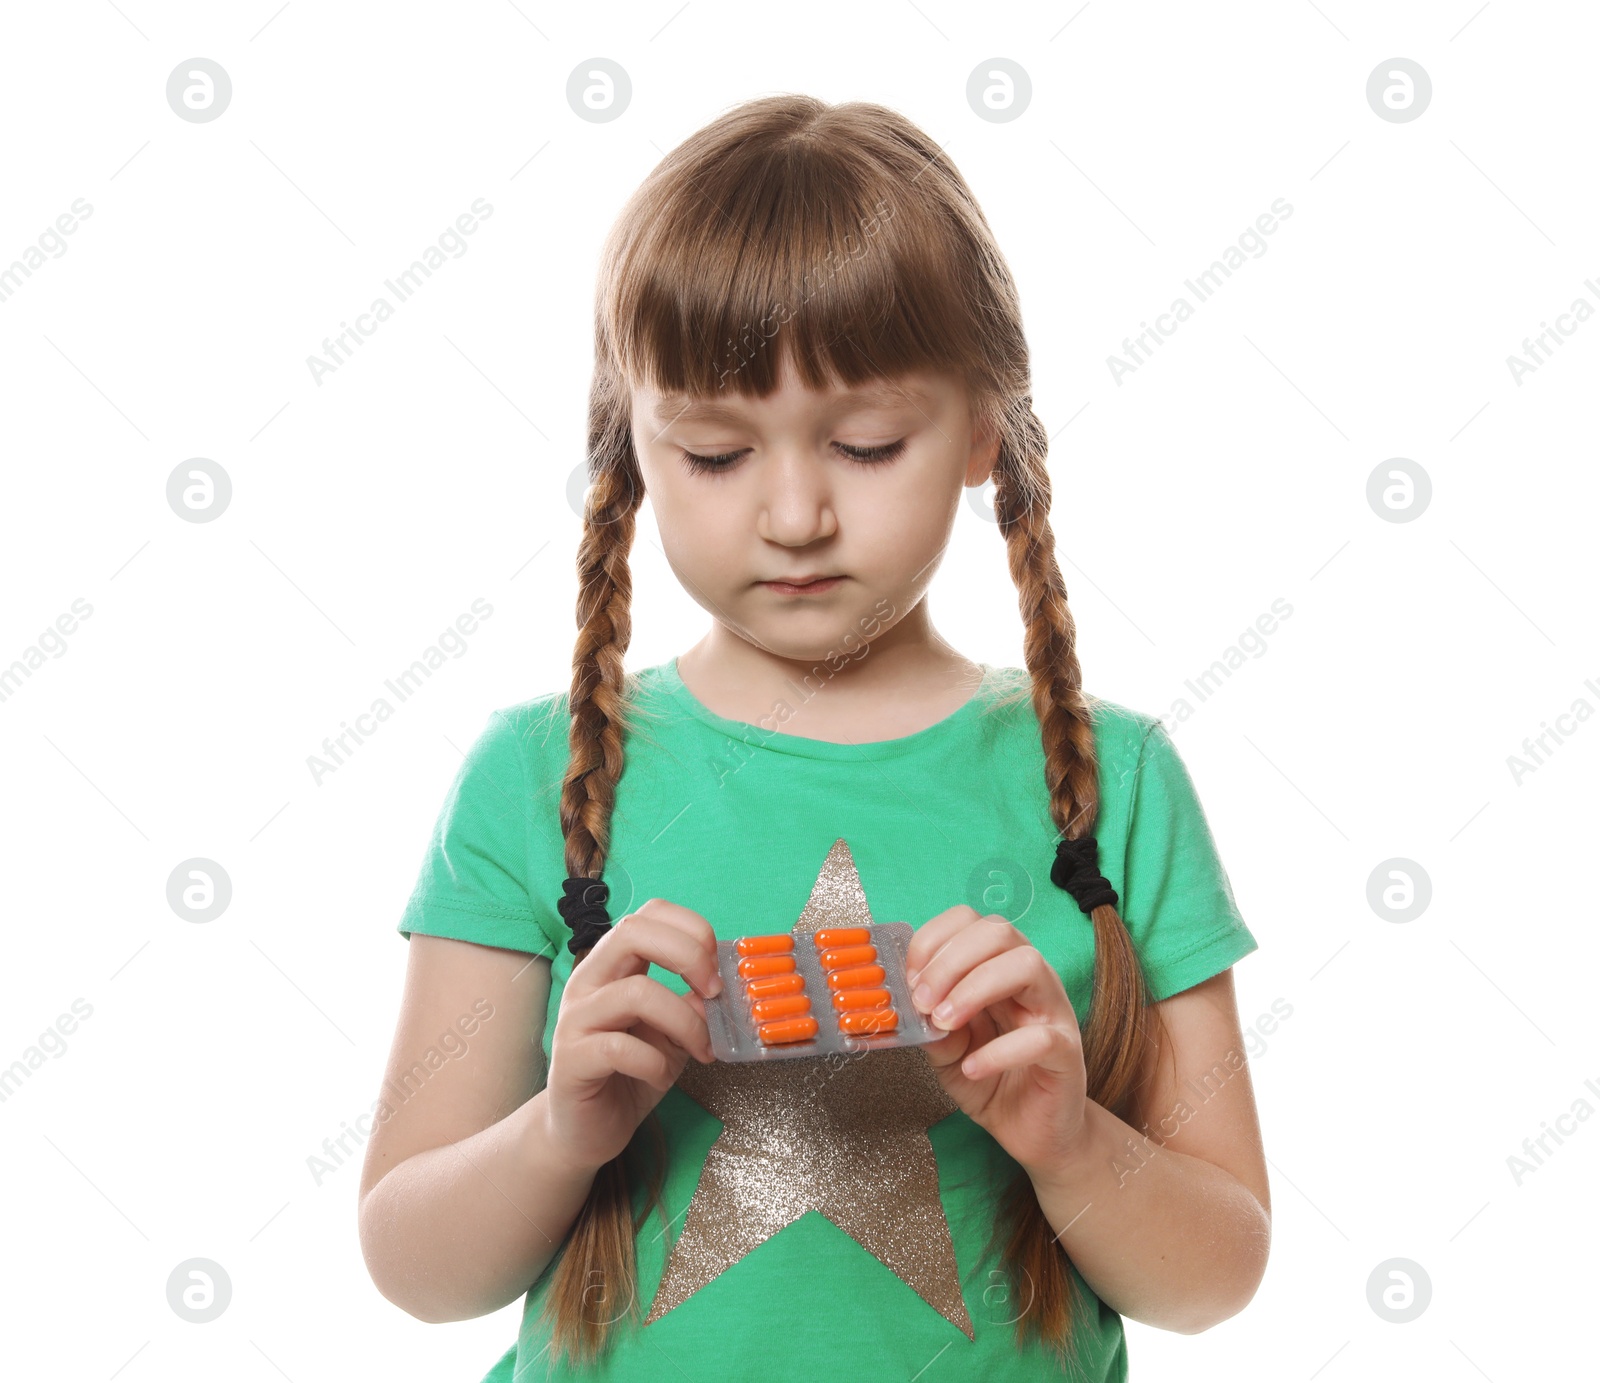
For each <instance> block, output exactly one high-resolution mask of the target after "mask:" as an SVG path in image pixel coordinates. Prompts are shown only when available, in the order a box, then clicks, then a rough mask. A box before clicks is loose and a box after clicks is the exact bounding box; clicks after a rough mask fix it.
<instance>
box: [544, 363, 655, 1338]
mask: <svg viewBox="0 0 1600 1383" xmlns="http://www.w3.org/2000/svg"><path fill="white" fill-rule="evenodd" d="M603 393H604V389H603V387H600V388H597V392H596V398H597V401H598V399H599V398H600V397H602V395H603ZM617 416H618V415H617V414H616V412H615V411H613V412H611V414H610V415H609V420H608V423H607V425H605V426H603V427H602V428H601V429H599V430H598V431H597V434H596V435H594V436H591V446H590V456H591V461H590V466H591V474H592V475H593V477H594V482H593V484H592V485H591V487H590V490H589V499H588V503H587V505H586V508H585V512H584V521H583V538H582V540H581V541H580V543H579V545H578V608H577V616H578V638H577V642H576V644H575V645H574V647H573V654H572V689H571V692H570V693H569V695H568V702H567V704H568V709H569V711H570V714H571V729H570V732H569V736H568V741H569V743H568V765H567V772H566V777H565V778H564V780H563V782H562V786H561V809H560V815H561V834H562V838H563V840H564V842H565V847H566V865H567V873H568V875H569V876H570V877H569V878H568V880H567V882H566V884H565V886H564V887H565V891H566V895H567V896H566V898H565V899H563V900H562V903H561V904H560V910H561V914H562V916H563V918H565V919H566V920H567V921H568V923H569V925H571V926H572V928H573V933H574V934H573V937H572V940H571V941H570V942H569V947H570V949H571V950H572V952H573V954H574V957H575V959H574V961H573V965H574V967H576V966H577V965H579V964H581V963H582V962H583V959H584V957H585V956H587V955H588V954H589V951H590V949H592V946H593V944H594V943H595V941H596V940H597V939H598V937H599V936H600V935H601V934H603V932H604V930H605V929H606V928H607V927H608V926H609V925H610V924H609V922H608V921H607V920H606V914H605V906H604V904H605V900H606V897H607V890H606V887H605V885H604V884H603V883H600V882H599V880H600V876H601V873H602V871H603V870H604V868H605V862H606V851H607V847H608V845H609V842H610V836H611V811H612V808H613V806H614V805H615V803H616V796H617V780H618V779H619V778H620V777H621V776H622V767H623V743H622V742H623V731H624V727H625V725H626V721H627V681H626V677H625V674H624V672H623V655H624V654H625V653H626V652H627V649H628V642H629V639H630V637H631V635H632V618H631V614H630V609H629V605H630V601H631V599H632V595H633V580H632V577H631V575H630V573H629V569H628V553H629V550H630V549H631V547H632V545H633V532H634V516H635V514H636V512H637V510H638V507H639V496H640V494H641V493H642V486H641V485H639V484H638V483H637V469H636V462H635V460H634V457H633V447H632V442H631V440H630V439H629V438H628V435H627V431H626V427H622V428H619V427H618V426H617V425H616V421H615V420H616V418H617ZM585 879H593V880H595V883H594V885H592V886H590V887H585V886H584V884H583V880H585ZM665 1152H666V1135H665V1130H664V1128H663V1126H662V1123H661V1120H660V1116H659V1115H658V1114H657V1113H656V1111H655V1110H653V1109H652V1110H651V1111H650V1113H649V1114H647V1115H646V1116H645V1117H644V1119H643V1120H642V1121H641V1123H640V1125H639V1127H638V1129H637V1130H636V1131H635V1133H634V1137H633V1139H632V1141H630V1143H629V1145H628V1146H627V1147H626V1148H625V1149H624V1150H623V1151H622V1152H621V1153H620V1154H619V1155H618V1156H616V1157H614V1158H612V1159H611V1160H610V1161H609V1162H607V1163H606V1164H605V1165H604V1166H602V1167H601V1168H599V1169H598V1170H597V1171H596V1173H595V1177H594V1182H593V1184H592V1185H591V1187H590V1190H589V1194H588V1196H587V1197H586V1198H585V1200H584V1203H583V1206H582V1208H581V1209H580V1210H579V1212H578V1216H577V1218H576V1219H575V1220H574V1222H573V1225H572V1229H571V1231H570V1233H569V1235H568V1237H567V1240H566V1243H565V1245H564V1246H563V1247H562V1249H561V1250H560V1253H559V1256H558V1257H557V1258H556V1259H555V1260H554V1266H553V1271H552V1276H551V1282H550V1291H549V1293H548V1295H547V1296H546V1299H545V1303H544V1310H543V1315H544V1318H545V1319H546V1320H548V1321H549V1322H550V1325H551V1339H550V1357H551V1359H552V1360H555V1359H557V1358H559V1357H561V1355H562V1354H563V1353H565V1354H566V1355H568V1357H569V1358H570V1359H572V1360H573V1361H574V1362H575V1363H576V1364H578V1365H580V1366H581V1365H584V1364H587V1363H589V1362H590V1361H592V1360H594V1359H596V1358H597V1357H598V1356H599V1355H600V1354H601V1353H602V1352H603V1351H604V1349H605V1345H606V1341H607V1338H608V1336H609V1334H610V1329H611V1326H612V1325H613V1324H614V1323H615V1321H617V1320H618V1319H620V1318H621V1317H622V1316H623V1315H630V1316H632V1317H633V1318H634V1319H637V1318H638V1316H639V1303H638V1262H637V1255H636V1252H635V1242H634V1241H635V1237H636V1235H637V1233H638V1231H639V1228H640V1227H641V1226H642V1225H643V1223H644V1221H645V1219H646V1218H648V1216H649V1213H650V1209H651V1207H652V1206H660V1205H661V1190H662V1185H663V1183H664V1179H665V1161H666V1158H665ZM636 1180H642V1181H644V1182H645V1184H646V1195H645V1205H644V1208H643V1209H642V1210H641V1212H640V1214H639V1216H638V1218H637V1219H635V1217H634V1215H633V1209H632V1190H631V1188H632V1185H633V1183H634V1182H635V1181H636ZM663 1218H664V1215H663ZM624 1298H625V1300H626V1305H625V1306H623V1307H622V1308H621V1309H619V1308H618V1306H617V1302H618V1301H619V1300H621V1299H624Z"/></svg>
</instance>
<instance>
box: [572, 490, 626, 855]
mask: <svg viewBox="0 0 1600 1383" xmlns="http://www.w3.org/2000/svg"><path fill="white" fill-rule="evenodd" d="M630 491H631V493H630ZM638 506H639V501H638V490H637V488H635V487H632V486H629V485H628V484H627V482H626V480H625V479H624V478H623V476H622V472H621V471H620V470H619V469H617V468H614V467H608V468H605V469H602V470H601V471H600V474H599V475H598V476H597V477H596V479H595V482H594V484H593V486H592V487H591V488H590V491H589V505H588V512H587V513H586V514H585V515H584V525H583V540H582V541H581V542H580V543H579V545H578V639H577V643H576V644H575V645H574V647H573V650H572V690H571V692H570V694H569V696H568V699H567V705H568V707H569V709H570V711H571V715H572V728H571V732H570V734H569V737H568V742H569V747H570V762H569V764H568V767H567V776H566V779H565V781H564V782H563V783H562V786H561V834H562V837H563V839H564V840H565V842H566V859H567V873H568V874H569V875H573V876H588V877H591V878H598V877H599V874H600V870H601V868H602V867H603V866H604V864H605V857H606V846H607V844H608V843H609V841H610V838H611V808H612V805H613V803H614V802H615V801H616V796H617V780H618V779H619V778H620V777H621V776H622V724H623V715H624V706H623V699H624V692H625V685H624V679H623V670H622V658H623V654H624V653H626V652H627V649H628V643H629V640H630V639H631V638H632V635H633V619H632V614H631V612H630V610H629V603H630V601H631V600H632V598H633V577H632V575H631V574H630V572H629V570H628V552H629V550H630V549H631V548H632V546H633V529H634V515H635V513H636V511H637V509H638Z"/></svg>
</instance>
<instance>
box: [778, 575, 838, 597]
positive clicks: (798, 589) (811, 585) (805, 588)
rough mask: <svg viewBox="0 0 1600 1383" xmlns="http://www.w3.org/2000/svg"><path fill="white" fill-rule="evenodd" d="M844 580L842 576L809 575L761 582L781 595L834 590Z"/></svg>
mask: <svg viewBox="0 0 1600 1383" xmlns="http://www.w3.org/2000/svg"><path fill="white" fill-rule="evenodd" d="M843 580H844V577H842V576H808V577H802V578H798V579H796V580H792V581H782V580H780V581H763V582H762V583H761V584H762V585H763V586H765V587H766V588H767V589H768V590H769V591H776V592H777V593H778V594H779V595H806V594H808V593H810V592H813V591H816V592H822V591H829V590H832V589H833V588H834V587H835V586H837V585H838V584H839V582H841V581H843Z"/></svg>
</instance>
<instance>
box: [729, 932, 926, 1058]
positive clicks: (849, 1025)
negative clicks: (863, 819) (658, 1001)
mask: <svg viewBox="0 0 1600 1383" xmlns="http://www.w3.org/2000/svg"><path fill="white" fill-rule="evenodd" d="M862 933H866V936H865V937H864V938H863V937H862V936H861V934H862ZM912 934H913V928H912V926H911V924H910V923H909V922H876V923H872V924H870V925H865V926H839V927H823V928H820V929H818V930H815V931H800V930H796V931H792V932H767V933H751V934H750V935H747V936H742V937H728V938H724V939H722V940H720V941H718V942H717V973H718V974H719V975H720V976H721V977H722V992H721V993H720V994H718V995H716V996H715V997H714V998H710V999H705V1000H704V1001H703V1002H704V1004H705V1010H706V1028H707V1031H708V1032H709V1033H710V1036H711V1049H712V1051H713V1052H714V1053H715V1055H716V1058H717V1060H718V1061H771V1060H781V1059H783V1058H785V1057H798V1056H823V1055H826V1054H828V1053H831V1052H849V1053H856V1052H871V1051H876V1050H878V1049H879V1048H883V1047H907V1046H920V1045H922V1044H924V1043H928V1042H936V1041H938V1040H939V1039H940V1038H941V1037H943V1036H944V1035H945V1033H944V1030H943V1029H942V1028H935V1027H933V1026H932V1025H931V1024H930V1023H929V1022H928V1020H927V1018H926V1016H925V1015H923V1014H922V1013H919V1012H918V1011H917V1009H916V1008H915V1007H914V1006H913V1004H912V1002H911V992H910V986H909V985H908V984H907V983H906V948H907V947H908V946H909V945H910V944H911V937H912ZM784 938H787V939H788V940H789V942H790V943H791V945H790V947H789V948H788V949H779V947H780V945H781V942H782V940H783V939H784ZM869 949H870V952H871V954H870V956H869V955H868V954H867V951H868V950H869ZM785 959H787V960H789V961H791V962H792V964H790V965H788V966H787V968H785V966H784V965H783V964H781V962H782V961H784V960H785ZM749 962H755V963H754V964H749ZM741 963H744V965H743V970H744V971H745V973H741ZM872 967H879V968H881V970H882V972H883V973H882V976H881V978H874V977H873V975H872ZM830 977H831V980H830ZM836 995H847V996H848V997H846V998H844V999H837V1000H836V998H835V996H836ZM801 1000H803V1001H804V1003H803V1005H802V1003H801V1002H800V1001H801ZM891 1016H892V1017H891ZM807 1019H810V1020H812V1023H813V1026H814V1030H813V1029H811V1028H808V1026H807V1023H806V1020H807ZM891 1022H892V1026H890V1024H891ZM772 1024H792V1025H794V1026H791V1027H785V1028H781V1029H780V1028H776V1027H773V1026H770V1025H772Z"/></svg>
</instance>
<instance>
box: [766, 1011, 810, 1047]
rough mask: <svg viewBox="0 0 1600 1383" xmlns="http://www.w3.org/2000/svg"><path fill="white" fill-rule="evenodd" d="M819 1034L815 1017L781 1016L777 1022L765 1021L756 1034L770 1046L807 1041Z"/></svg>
mask: <svg viewBox="0 0 1600 1383" xmlns="http://www.w3.org/2000/svg"><path fill="white" fill-rule="evenodd" d="M816 1035H817V1020H816V1019H815V1018H810V1017H806V1018H780V1019H778V1021H777V1022H775V1023H763V1024H762V1025H761V1026H760V1027H759V1028H757V1029H756V1036H757V1037H759V1038H760V1039H761V1041H762V1043H763V1044H764V1045H766V1046H768V1047H771V1046H774V1045H776V1044H777V1043H780V1042H806V1041H809V1040H810V1039H811V1038H813V1037H815V1036H816Z"/></svg>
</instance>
